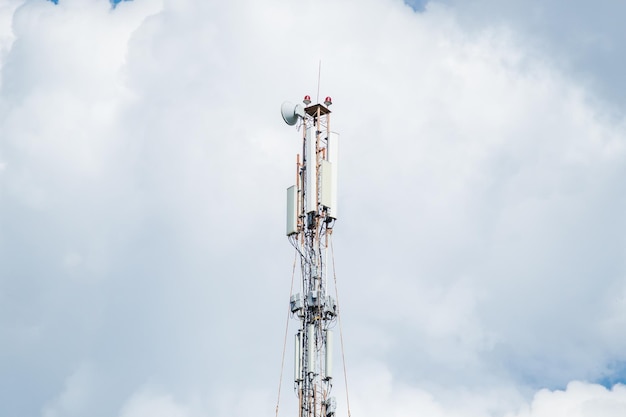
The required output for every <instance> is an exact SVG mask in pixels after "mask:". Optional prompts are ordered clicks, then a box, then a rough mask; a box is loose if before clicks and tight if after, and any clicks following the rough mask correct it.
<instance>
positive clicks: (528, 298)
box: [0, 0, 626, 417]
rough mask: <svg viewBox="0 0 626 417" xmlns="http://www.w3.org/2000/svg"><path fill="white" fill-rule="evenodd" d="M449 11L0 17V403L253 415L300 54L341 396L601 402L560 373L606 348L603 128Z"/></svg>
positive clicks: (153, 7)
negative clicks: (331, 153) (334, 134)
mask: <svg viewBox="0 0 626 417" xmlns="http://www.w3.org/2000/svg"><path fill="white" fill-rule="evenodd" d="M458 10H461V9H454V8H451V7H446V6H442V5H440V4H438V3H429V4H428V5H427V7H426V9H425V11H424V12H421V13H415V12H413V11H412V9H411V8H410V7H408V6H406V5H404V4H403V3H402V2H399V1H382V0H381V1H374V0H371V1H365V2H351V1H347V2H341V3H337V2H331V1H323V2H321V3H320V2H317V3H315V4H312V3H311V4H309V3H304V4H292V3H288V2H287V3H286V2H280V1H270V2H265V3H263V4H260V3H258V2H246V1H243V2H241V4H239V3H238V4H230V3H229V4H213V3H210V2H194V1H176V2H167V1H164V2H157V1H140V0H135V1H132V2H122V3H119V4H118V5H117V7H116V8H115V9H111V7H110V4H109V3H108V2H106V1H100V2H98V1H93V2H78V1H69V0H68V1H61V2H59V4H58V5H56V6H55V5H53V4H51V3H49V2H13V3H11V7H9V8H7V7H5V8H3V9H2V11H1V13H3V14H1V15H0V16H2V19H4V20H5V21H10V22H11V28H12V31H11V33H8V32H4V33H1V34H0V42H2V51H3V52H2V54H1V55H0V59H1V61H0V62H1V65H2V67H1V71H2V73H1V74H2V81H1V88H2V89H1V90H0V108H1V109H2V113H1V116H0V135H1V136H0V137H2V141H1V142H0V161H1V163H2V165H0V166H2V169H1V171H0V197H1V199H2V200H1V202H2V203H1V204H0V305H2V307H1V308H2V310H1V311H2V314H0V329H1V330H0V339H1V340H2V341H3V343H2V344H1V346H2V347H1V348H0V352H2V355H0V357H1V358H3V359H2V360H1V361H0V363H2V366H3V369H5V372H3V373H2V376H0V385H2V386H4V387H6V389H5V390H0V404H2V405H1V406H0V409H1V410H2V411H3V414H16V415H38V414H41V415H44V416H54V415H78V414H81V415H85V414H89V415H92V416H99V415H103V416H104V415H119V416H122V417H134V416H138V415H157V414H155V413H161V412H163V413H166V414H168V415H180V416H195V415H199V414H201V413H205V412H209V411H210V412H211V413H212V415H244V414H246V415H247V414H249V411H250V410H251V407H252V406H255V407H256V406H257V405H259V407H264V408H263V409H266V410H268V412H271V411H272V410H273V409H274V404H273V398H274V394H275V392H274V391H273V389H274V384H275V383H276V382H277V381H276V379H277V378H278V373H279V370H278V366H279V364H280V357H279V356H280V350H281V347H282V336H283V335H282V331H283V323H284V321H283V320H284V318H285V317H284V316H285V311H284V309H285V308H286V306H287V304H286V301H287V296H288V292H287V291H288V288H289V275H290V273H291V263H292V261H293V253H292V252H291V250H290V247H289V245H288V243H287V242H286V241H285V239H284V237H283V236H282V232H283V230H284V227H283V226H284V221H283V220H284V219H283V214H284V207H283V202H284V188H286V187H287V186H289V185H291V184H290V182H291V181H292V179H293V174H294V172H293V169H294V166H293V162H294V159H295V153H297V152H298V151H299V144H298V137H299V133H298V132H296V131H294V130H292V129H290V128H288V127H286V126H284V124H283V123H282V120H281V119H280V116H279V114H278V108H279V106H280V103H281V102H282V101H283V100H285V99H290V100H297V99H298V97H299V96H301V95H302V96H303V95H304V94H311V95H312V96H314V95H315V92H316V90H317V69H318V63H319V60H320V59H321V60H322V77H321V85H320V94H321V96H322V97H324V96H326V95H331V96H332V97H333V99H334V100H333V101H334V104H333V108H332V109H333V115H332V124H333V128H335V129H336V130H337V131H339V132H340V133H341V136H342V145H341V146H342V149H341V155H342V162H341V166H340V167H339V169H340V176H341V177H340V184H341V190H340V204H341V205H342V207H341V213H342V217H341V218H340V219H339V221H338V223H337V227H336V232H335V236H334V244H335V254H336V257H337V259H336V265H337V272H338V281H339V290H340V297H341V301H342V307H341V308H342V314H343V320H344V322H343V324H344V329H345V335H344V336H345V340H346V360H347V362H348V370H349V371H352V372H354V375H355V378H354V379H351V381H355V382H354V390H355V393H354V394H352V391H351V395H353V397H351V398H354V399H355V400H354V403H353V404H352V406H353V407H354V410H360V411H361V412H362V414H363V415H368V413H370V414H373V413H374V411H376V412H377V413H380V412H384V411H389V410H390V411H389V413H392V414H394V413H395V414H396V415H404V414H406V413H407V410H409V409H415V410H418V409H419V410H424V412H426V411H428V412H431V413H432V415H441V416H447V415H459V416H460V415H463V416H474V415H476V416H478V415H503V414H505V413H507V412H508V413H509V414H510V415H511V416H514V415H515V414H512V413H514V412H516V410H522V411H523V407H524V404H528V403H530V401H531V398H532V396H533V394H534V393H535V392H537V391H538V390H540V389H542V388H548V389H550V390H555V391H538V394H537V395H536V397H535V399H534V400H532V401H533V402H532V404H533V406H532V407H539V406H540V405H535V404H541V401H543V400H542V398H543V396H544V395H546V396H547V397H549V400H546V401H548V402H550V403H552V401H556V400H555V398H557V397H558V395H559V394H558V393H559V391H556V389H558V388H563V387H565V386H567V389H566V391H564V392H566V393H568V394H566V396H567V397H568V398H570V397H572V396H574V394H569V393H573V392H577V391H576V390H577V389H581V390H584V391H585V392H587V391H588V392H590V394H589V395H591V396H594V398H595V397H598V398H604V397H602V395H605V394H602V393H611V394H607V395H608V396H609V397H611V398H615V397H616V396H618V395H621V394H619V393H621V391H620V390H621V386H616V388H613V390H611V391H608V390H605V391H602V389H600V388H599V387H598V386H595V385H593V384H591V383H589V384H586V385H585V384H582V383H570V382H571V381H576V380H589V381H599V380H602V379H604V378H607V377H608V378H609V379H610V380H617V381H618V380H620V379H619V378H620V377H619V375H618V374H619V369H620V368H619V366H616V365H615V364H619V363H621V362H622V361H624V360H625V359H626V358H624V355H623V352H624V347H625V345H624V344H625V343H626V339H624V337H623V336H621V332H620V329H621V328H622V327H623V324H624V323H623V321H624V320H623V317H624V306H625V305H626V304H625V303H624V300H625V298H624V288H625V287H624V272H625V271H624V266H625V265H624V263H623V259H624V256H623V255H624V254H623V250H624V238H623V233H621V232H622V231H623V230H624V221H625V217H624V214H623V213H625V212H626V211H624V207H623V205H624V188H623V185H622V180H621V179H622V178H623V175H624V172H623V171H624V168H623V167H624V166H625V165H624V159H625V157H626V155H625V149H624V123H623V120H622V119H619V118H618V119H616V118H615V117H614V108H612V107H610V105H609V104H606V102H605V104H603V105H598V102H602V100H598V98H597V97H596V96H594V95H593V94H592V93H591V92H590V91H589V90H588V89H587V88H586V87H585V86H584V85H581V84H579V83H577V81H576V78H575V77H572V76H571V75H570V74H568V73H564V72H563V71H562V70H561V69H560V68H559V67H558V66H557V65H555V64H554V62H552V61H551V60H550V57H549V56H542V55H537V53H536V51H534V50H533V49H532V48H531V47H528V45H527V44H526V43H525V42H524V40H525V38H524V37H523V36H520V35H519V33H518V32H516V31H515V28H511V27H506V26H505V27H503V26H487V27H485V28H482V29H481V30H477V31H470V30H467V28H466V27H464V26H463V25H462V24H459V20H460V18H459V17H458V13H459V12H458ZM2 27H6V26H2ZM77 34H80V36H77ZM294 326H295V324H294V323H291V331H293V328H294ZM4 341H7V342H6V343H4ZM288 353H289V352H288ZM288 358H289V356H288ZM287 364H288V365H287V367H288V366H289V361H287ZM287 369H288V368H287ZM616 370H617V371H616ZM285 374H286V375H289V374H290V372H285ZM337 378H338V381H337V383H336V384H335V388H336V390H337V392H338V393H337V394H336V395H337V396H338V397H341V390H340V388H339V387H341V385H342V384H341V383H340V382H341V378H342V377H341V376H338V377H337ZM568 383H570V385H567V384H568ZM290 384H291V383H290V382H289V377H285V381H283V389H284V390H283V392H285V391H286V392H287V394H283V401H284V405H283V406H281V410H285V409H288V407H289V406H294V400H293V398H292V397H293V396H291V395H290V394H291V393H289V389H285V388H286V387H289V386H290ZM579 384H582V388H581V386H580V385H579ZM379 387H382V388H381V390H380V393H381V394H380V395H373V394H371V395H370V394H369V393H373V392H375V391H376V389H378V388H379ZM24 392H28V393H29V395H28V396H25V395H24ZM544 393H553V394H550V395H547V394H544ZM607 398H608V397H607ZM199 399H201V400H199ZM242 399H243V400H242ZM245 399H248V400H247V401H246V400H245ZM237 402H239V403H240V405H239V406H238V407H236V408H233V407H232V404H234V403H237ZM589 404H592V405H588V406H589V407H591V406H593V404H596V403H589ZM617 404H618V405H617V406H619V403H617ZM586 407H587V406H586ZM598 407H600V408H599V409H602V408H601V407H603V405H602V403H601V402H600V403H598ZM340 409H341V410H345V409H346V407H345V404H344V405H342V406H341V407H340ZM155 410H157V411H155ZM533 410H534V408H533ZM72 413H73V414H72ZM607 413H608V411H607ZM521 415H523V414H520V416H521ZM598 415H600V414H598ZM607 415H611V414H607Z"/></svg>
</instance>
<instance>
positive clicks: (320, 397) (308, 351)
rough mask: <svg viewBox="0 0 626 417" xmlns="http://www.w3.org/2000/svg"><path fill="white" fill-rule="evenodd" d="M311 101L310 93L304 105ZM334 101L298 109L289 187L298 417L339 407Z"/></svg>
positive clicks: (322, 416) (326, 414) (323, 415)
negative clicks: (297, 274)
mask: <svg viewBox="0 0 626 417" xmlns="http://www.w3.org/2000/svg"><path fill="white" fill-rule="evenodd" d="M309 100H310V99H309V98H308V96H307V97H305V100H304V103H305V104H307V105H308V104H309V103H307V101H309ZM330 104H332V103H331V99H330V97H327V98H326V100H325V102H324V104H314V105H311V106H308V107H306V108H302V106H300V105H296V106H295V107H294V109H293V113H294V116H293V117H294V118H295V119H297V123H299V127H300V128H302V155H303V158H302V161H301V160H300V155H298V157H297V162H296V166H297V167H296V184H295V185H294V186H292V187H290V188H289V189H288V190H287V236H288V237H289V240H290V242H291V244H292V245H293V246H294V247H295V248H296V250H297V251H298V253H299V255H300V256H299V258H300V269H301V287H300V292H298V293H296V294H293V295H292V296H291V299H290V309H291V313H292V315H293V316H294V317H295V318H296V319H298V320H299V322H300V327H299V329H298V331H297V333H296V335H295V348H294V389H295V391H296V394H297V396H298V403H299V417H332V416H334V414H335V409H336V401H335V398H334V397H332V396H331V395H330V393H331V389H332V382H333V372H332V351H333V330H332V329H333V327H334V326H335V324H336V321H337V314H338V309H337V302H336V300H335V298H334V297H333V296H332V295H331V294H330V292H329V290H328V278H329V277H328V267H329V256H328V249H329V239H330V237H331V234H332V231H333V226H334V224H335V221H336V219H337V187H336V180H337V156H338V155H337V152H338V139H339V135H338V134H337V133H334V132H331V130H330V113H331V112H330V110H329V109H328V107H329V106H330ZM283 108H284V107H283ZM287 110H289V108H287ZM287 113H290V112H289V111H287ZM289 116H290V115H288V116H287V117H285V110H283V118H285V121H286V122H287V123H288V124H294V123H290V120H289ZM293 120H294V119H291V121H293Z"/></svg>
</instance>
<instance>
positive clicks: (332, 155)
mask: <svg viewBox="0 0 626 417" xmlns="http://www.w3.org/2000/svg"><path fill="white" fill-rule="evenodd" d="M326 140H327V145H326V146H328V162H330V163H331V174H330V182H331V185H330V195H329V200H330V201H329V203H330V206H329V207H330V217H332V218H333V219H337V213H338V211H337V166H338V165H339V133H337V132H330V134H329V136H328V138H327V139H326Z"/></svg>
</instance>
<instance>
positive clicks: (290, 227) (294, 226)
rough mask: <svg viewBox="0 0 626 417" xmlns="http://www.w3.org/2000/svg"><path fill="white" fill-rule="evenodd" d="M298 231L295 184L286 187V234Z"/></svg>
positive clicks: (289, 234)
mask: <svg viewBox="0 0 626 417" xmlns="http://www.w3.org/2000/svg"><path fill="white" fill-rule="evenodd" d="M296 233H298V190H297V189H296V186H295V185H292V186H291V187H289V188H287V236H291V235H294V234H296Z"/></svg>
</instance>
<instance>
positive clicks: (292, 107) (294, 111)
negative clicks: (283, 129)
mask: <svg viewBox="0 0 626 417" xmlns="http://www.w3.org/2000/svg"><path fill="white" fill-rule="evenodd" d="M280 114H281V115H282V116H283V120H284V121H285V123H287V124H288V125H289V126H293V125H295V124H296V122H297V121H298V117H304V107H302V105H301V104H293V103H292V102H290V101H285V102H284V103H283V104H282V105H281V106H280Z"/></svg>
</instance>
